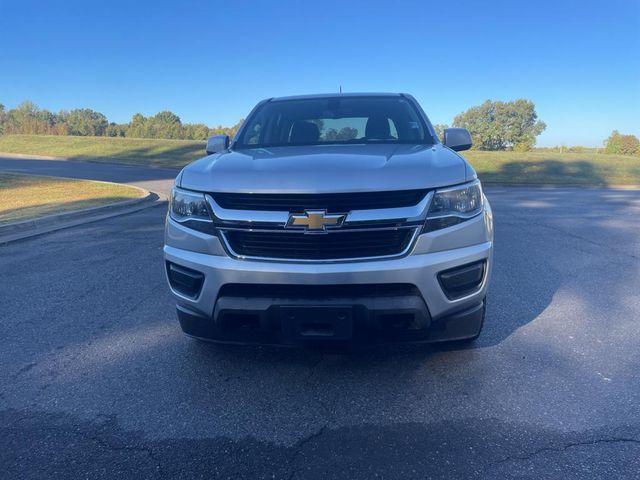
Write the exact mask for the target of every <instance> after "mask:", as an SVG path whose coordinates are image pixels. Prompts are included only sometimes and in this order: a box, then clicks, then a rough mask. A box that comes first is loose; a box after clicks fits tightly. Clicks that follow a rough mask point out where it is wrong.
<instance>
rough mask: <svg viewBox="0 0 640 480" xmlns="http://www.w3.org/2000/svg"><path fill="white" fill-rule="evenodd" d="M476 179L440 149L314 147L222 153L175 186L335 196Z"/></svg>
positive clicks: (195, 165) (459, 160)
mask: <svg viewBox="0 0 640 480" xmlns="http://www.w3.org/2000/svg"><path fill="white" fill-rule="evenodd" d="M469 176H472V177H475V173H474V172H473V169H471V168H470V167H469V166H468V165H467V163H466V162H465V160H464V159H462V157H460V156H459V155H458V154H457V153H455V152H453V151H452V150H449V149H448V148H446V147H444V146H442V145H389V144H380V145H315V146H304V147H294V146H290V147H276V148H259V149H247V150H233V151H226V152H222V153H218V154H214V155H209V156H207V157H204V158H201V159H200V160H197V161H195V162H193V163H191V164H189V165H187V166H186V167H185V168H184V170H183V171H182V174H181V176H180V177H179V186H181V187H183V188H187V189H190V190H199V191H205V192H243V193H252V192H254V193H337V192H359V191H384V190H412V189H423V188H436V187H443V186H447V185H454V184H457V183H462V182H464V181H466V180H470V178H469Z"/></svg>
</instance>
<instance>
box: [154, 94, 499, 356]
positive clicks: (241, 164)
mask: <svg viewBox="0 0 640 480" xmlns="http://www.w3.org/2000/svg"><path fill="white" fill-rule="evenodd" d="M443 142H444V143H441V142H440V141H439V139H438V137H437V135H436V133H435V131H434V129H433V126H432V125H431V123H430V122H429V119H428V118H427V116H426V115H425V113H424V112H423V110H422V109H421V108H420V106H419V105H418V103H417V102H416V100H415V99H414V98H413V97H411V96H410V95H405V94H330V95H309V96H298V97H283V98H270V99H268V100H264V101H262V102H260V103H259V104H258V105H257V106H256V107H255V108H254V109H253V111H252V112H251V113H250V114H249V116H248V117H247V119H246V121H245V122H244V123H243V125H242V127H241V128H240V130H239V131H238V133H237V135H236V136H235V137H234V139H233V141H231V142H230V141H229V137H227V136H215V137H211V138H210V139H209V140H208V142H207V151H206V153H207V156H205V157H203V158H201V159H200V160H197V161H195V162H193V163H191V164H190V165H187V166H186V167H185V168H184V169H183V170H182V171H181V172H180V173H179V175H178V176H177V178H176V182H175V187H174V188H173V192H172V196H171V201H170V207H169V213H168V215H167V220H166V231H165V246H164V258H165V264H166V274H167V280H168V282H169V286H170V288H171V292H172V293H173V296H174V297H175V300H176V304H177V312H178V319H179V321H180V325H181V327H182V329H183V331H184V332H185V333H186V334H188V335H190V336H193V337H196V338H199V339H205V340H214V341H220V342H240V343H265V344H271V343H273V344H316V343H320V342H322V343H326V342H331V343H339V344H341V343H347V344H352V343H356V344H357V343H366V344H371V343H387V342H441V341H469V340H473V339H475V338H477V337H478V335H479V334H480V330H481V328H482V325H483V323H484V317H485V309H486V300H485V297H486V292H487V284H488V281H489V277H490V273H491V262H492V250H493V223H492V214H491V208H490V206H489V202H488V201H487V199H486V197H485V196H484V194H483V192H482V187H481V185H480V182H479V180H478V179H477V176H476V173H475V171H474V170H473V168H472V167H471V166H470V165H469V164H468V163H467V162H466V161H465V159H464V158H462V157H461V156H460V155H459V154H458V153H457V152H458V151H460V150H465V149H468V148H470V147H471V137H470V135H469V133H468V132H467V131H466V130H464V129H456V128H450V129H447V130H445V132H444V139H443Z"/></svg>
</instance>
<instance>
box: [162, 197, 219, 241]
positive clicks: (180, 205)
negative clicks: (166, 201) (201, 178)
mask: <svg viewBox="0 0 640 480" xmlns="http://www.w3.org/2000/svg"><path fill="white" fill-rule="evenodd" d="M169 215H170V216H171V218H172V219H173V220H175V221H176V222H179V223H181V224H183V225H185V226H187V227H189V228H193V229H194V230H199V231H201V232H205V233H211V234H215V229H214V227H213V221H212V220H211V215H209V209H208V208H207V201H206V200H205V198H204V194H203V193H198V192H190V191H189V190H182V189H181V188H178V187H173V189H172V190H171V203H170V206H169Z"/></svg>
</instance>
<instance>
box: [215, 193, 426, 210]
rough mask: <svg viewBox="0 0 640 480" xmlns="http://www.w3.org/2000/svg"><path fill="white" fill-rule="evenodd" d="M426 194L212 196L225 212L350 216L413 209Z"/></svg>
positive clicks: (225, 194)
mask: <svg viewBox="0 0 640 480" xmlns="http://www.w3.org/2000/svg"><path fill="white" fill-rule="evenodd" d="M426 194H427V190H398V191H390V192H357V193H327V194H307V193H300V194H298V193H295V194H281V193H214V194H212V196H213V199H214V200H215V202H216V203H217V204H218V205H220V206H221V207H222V208H228V209H232V210H263V211H281V212H282V211H286V212H303V211H304V210H308V209H322V210H327V211H328V212H336V213H346V212H350V211H352V210H370V209H376V208H397V207H409V206H413V205H416V204H418V203H419V202H420V201H421V200H422V199H423V198H424V196H425V195H426Z"/></svg>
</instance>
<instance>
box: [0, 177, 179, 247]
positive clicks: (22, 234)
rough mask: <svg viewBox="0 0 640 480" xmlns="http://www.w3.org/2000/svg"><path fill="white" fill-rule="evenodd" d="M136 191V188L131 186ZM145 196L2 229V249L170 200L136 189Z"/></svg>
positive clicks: (28, 221)
mask: <svg viewBox="0 0 640 480" xmlns="http://www.w3.org/2000/svg"><path fill="white" fill-rule="evenodd" d="M128 186H131V187H134V186H133V185H128ZM134 188H137V189H139V190H142V191H143V192H145V195H144V196H143V197H140V198H134V199H131V200H124V201H122V202H117V203H112V204H109V205H102V206H99V207H91V208H83V209H81V210H74V211H72V212H64V213H58V214H54V215H47V216H44V217H39V218H34V219H31V220H23V221H20V222H13V223H9V224H7V225H2V226H0V245H3V244H6V243H10V242H15V241H17V240H23V239H27V238H31V237H35V236H38V235H44V234H45V233H50V232H54V231H56V230H62V229H64V228H70V227H75V226H78V225H84V224H85V223H92V222H97V221H99V220H104V219H107V218H112V217H117V216H120V215H127V214H129V213H134V212H137V211H139V210H143V209H145V208H150V207H155V206H158V205H161V204H163V203H164V202H165V201H167V200H168V198H167V196H166V195H164V194H162V193H156V192H149V191H147V190H144V189H143V188H140V187H134Z"/></svg>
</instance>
